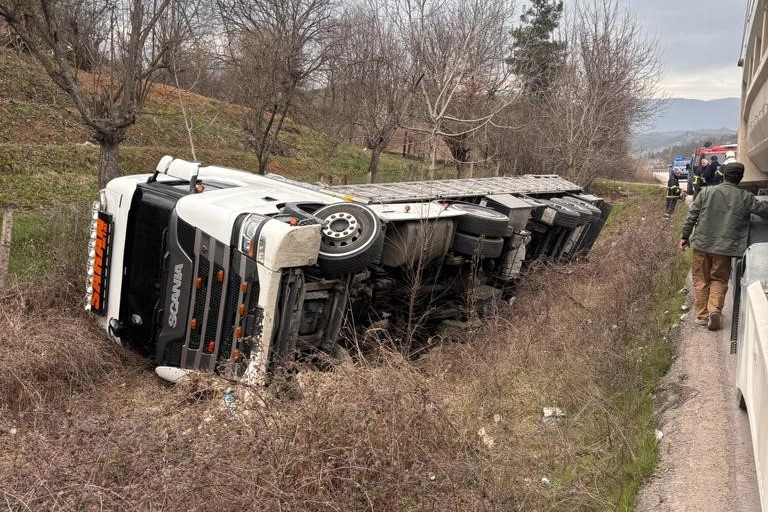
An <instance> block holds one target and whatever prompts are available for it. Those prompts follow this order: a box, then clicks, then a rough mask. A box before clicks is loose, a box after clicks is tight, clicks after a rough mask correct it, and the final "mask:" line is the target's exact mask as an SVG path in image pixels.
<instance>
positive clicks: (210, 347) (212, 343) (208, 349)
mask: <svg viewBox="0 0 768 512" xmlns="http://www.w3.org/2000/svg"><path fill="white" fill-rule="evenodd" d="M214 350H216V342H215V341H209V342H208V344H207V345H206V346H205V351H206V352H208V353H209V354H213V351H214Z"/></svg>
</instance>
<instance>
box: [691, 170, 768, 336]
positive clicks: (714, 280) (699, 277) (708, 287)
mask: <svg viewBox="0 0 768 512" xmlns="http://www.w3.org/2000/svg"><path fill="white" fill-rule="evenodd" d="M743 177H744V165H743V164H742V163H741V162H737V161H734V162H729V163H728V164H727V165H726V166H725V167H724V170H723V178H724V180H725V181H724V182H723V183H722V185H719V186H717V187H704V188H703V189H702V190H701V191H700V192H699V194H697V195H696V198H695V199H694V200H693V204H691V207H690V209H689V210H688V217H687V218H686V219H685V222H684V223H683V233H682V235H681V237H680V244H679V246H680V250H685V249H686V248H687V247H689V246H690V247H691V248H692V249H693V259H692V261H691V275H692V277H693V289H694V314H695V315H696V319H695V320H694V323H696V325H706V326H707V327H708V328H709V330H710V331H716V330H718V329H720V323H721V317H722V311H723V304H724V302H725V294H726V292H727V291H728V280H729V279H730V278H731V258H735V257H740V256H742V255H743V254H744V251H746V250H747V236H748V235H749V220H750V215H751V214H753V213H754V214H756V215H759V216H761V217H765V218H768V202H765V201H758V200H757V199H756V198H755V196H754V194H752V193H751V192H748V191H746V190H742V189H740V188H738V187H737V185H738V184H739V182H741V179H742V178H743ZM694 228H695V229H694Z"/></svg>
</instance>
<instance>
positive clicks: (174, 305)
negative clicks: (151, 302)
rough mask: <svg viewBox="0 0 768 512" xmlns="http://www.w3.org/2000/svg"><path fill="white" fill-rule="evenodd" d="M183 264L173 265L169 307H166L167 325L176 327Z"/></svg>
mask: <svg viewBox="0 0 768 512" xmlns="http://www.w3.org/2000/svg"><path fill="white" fill-rule="evenodd" d="M183 271H184V264H183V263H179V264H178V265H176V266H175V267H173V289H172V290H171V307H170V308H168V326H169V327H176V315H178V314H179V296H180V295H181V280H182V279H183V277H184V272H183Z"/></svg>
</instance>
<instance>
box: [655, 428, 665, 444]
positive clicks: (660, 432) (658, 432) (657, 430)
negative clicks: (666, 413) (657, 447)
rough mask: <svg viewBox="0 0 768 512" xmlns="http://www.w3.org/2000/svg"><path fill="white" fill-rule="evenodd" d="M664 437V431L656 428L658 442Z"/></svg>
mask: <svg viewBox="0 0 768 512" xmlns="http://www.w3.org/2000/svg"><path fill="white" fill-rule="evenodd" d="M663 437H664V432H662V431H661V430H659V429H656V442H657V443H658V442H659V441H661V439H662V438H663Z"/></svg>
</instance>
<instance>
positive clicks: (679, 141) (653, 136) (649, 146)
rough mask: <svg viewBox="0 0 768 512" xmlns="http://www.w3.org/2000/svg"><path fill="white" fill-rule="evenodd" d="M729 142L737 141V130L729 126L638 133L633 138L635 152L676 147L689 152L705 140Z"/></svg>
mask: <svg viewBox="0 0 768 512" xmlns="http://www.w3.org/2000/svg"><path fill="white" fill-rule="evenodd" d="M707 141H709V142H712V143H713V144H727V143H731V142H736V130H730V129H728V128H714V129H702V130H695V131H672V132H648V133H636V134H635V135H634V136H633V138H632V151H633V152H635V153H646V154H647V153H658V152H660V151H662V150H665V149H667V148H674V149H675V150H676V152H677V153H681V154H686V153H689V152H690V151H688V149H691V148H697V147H699V146H702V145H703V144H704V143H705V142H707Z"/></svg>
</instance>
